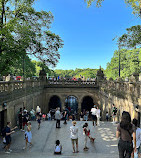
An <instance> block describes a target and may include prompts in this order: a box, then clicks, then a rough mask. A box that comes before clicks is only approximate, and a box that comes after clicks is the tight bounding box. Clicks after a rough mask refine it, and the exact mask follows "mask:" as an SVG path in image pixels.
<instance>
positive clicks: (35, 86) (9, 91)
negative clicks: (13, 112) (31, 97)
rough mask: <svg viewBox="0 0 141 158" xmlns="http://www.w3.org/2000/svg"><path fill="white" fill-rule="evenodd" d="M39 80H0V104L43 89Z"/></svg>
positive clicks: (42, 84) (42, 83)
mask: <svg viewBox="0 0 141 158" xmlns="http://www.w3.org/2000/svg"><path fill="white" fill-rule="evenodd" d="M43 87H44V82H41V81H9V82H3V81H1V82H0V104H2V103H3V102H7V101H10V100H14V99H16V98H19V97H21V96H26V95H27V94H30V93H33V92H35V91H38V90H40V89H43Z"/></svg>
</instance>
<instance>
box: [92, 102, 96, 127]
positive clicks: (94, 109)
mask: <svg viewBox="0 0 141 158" xmlns="http://www.w3.org/2000/svg"><path fill="white" fill-rule="evenodd" d="M91 113H92V121H93V126H95V125H96V126H97V116H96V114H97V109H96V105H94V107H93V108H92V109H91Z"/></svg>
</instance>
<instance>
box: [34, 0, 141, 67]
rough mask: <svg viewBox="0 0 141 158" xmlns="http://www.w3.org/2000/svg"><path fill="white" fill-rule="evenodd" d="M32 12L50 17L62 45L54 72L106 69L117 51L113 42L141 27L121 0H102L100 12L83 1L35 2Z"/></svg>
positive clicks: (56, 0)
mask: <svg viewBox="0 0 141 158" xmlns="http://www.w3.org/2000/svg"><path fill="white" fill-rule="evenodd" d="M35 8H36V10H39V11H40V10H45V11H51V12H52V13H53V15H54V22H53V23H52V27H51V31H52V32H54V33H56V34H58V35H59V36H60V37H61V38H62V40H63V41H64V47H63V48H62V49H60V50H59V51H60V54H61V59H60V60H59V63H58V64H57V66H56V68H55V69H64V70H66V69H76V68H93V69H95V68H99V66H100V65H101V66H102V67H103V68H104V69H105V68H106V64H107V63H108V62H110V60H111V58H112V56H113V53H114V51H115V50H116V49H117V45H116V41H113V40H112V39H113V38H115V37H116V36H121V35H122V34H123V33H125V32H126V28H128V27H131V26H133V25H138V24H141V22H140V21H141V20H140V19H139V18H136V17H135V16H134V15H133V14H132V9H131V8H130V7H127V5H126V4H125V3H124V0H105V1H104V2H103V4H102V7H100V8H96V7H95V6H94V5H93V6H91V7H90V8H87V5H86V3H85V2H84V0H37V1H36V3H35Z"/></svg>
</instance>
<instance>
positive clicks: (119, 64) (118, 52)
mask: <svg viewBox="0 0 141 158" xmlns="http://www.w3.org/2000/svg"><path fill="white" fill-rule="evenodd" d="M118 76H119V77H120V46H119V48H118Z"/></svg>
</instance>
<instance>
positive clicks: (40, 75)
mask: <svg viewBox="0 0 141 158" xmlns="http://www.w3.org/2000/svg"><path fill="white" fill-rule="evenodd" d="M39 79H40V80H41V81H46V72H45V70H44V69H42V70H40V73H39Z"/></svg>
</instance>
